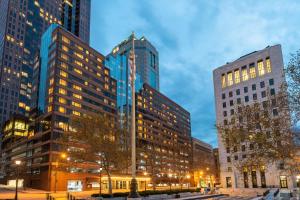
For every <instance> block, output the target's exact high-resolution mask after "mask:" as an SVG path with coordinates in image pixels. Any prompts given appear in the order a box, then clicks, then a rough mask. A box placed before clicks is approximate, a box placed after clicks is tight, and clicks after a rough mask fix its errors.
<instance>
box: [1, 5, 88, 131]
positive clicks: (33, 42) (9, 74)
mask: <svg viewBox="0 0 300 200" xmlns="http://www.w3.org/2000/svg"><path fill="white" fill-rule="evenodd" d="M65 2H66V1H65V0H64V1H62V0H51V1H49V0H30V1H23V0H16V1H10V0H1V1H0V19H1V22H0V25H1V26H0V27H1V30H0V68H1V70H0V95H1V98H0V126H2V124H3V123H4V122H5V121H6V120H7V119H9V117H10V116H11V115H12V114H14V113H20V114H24V115H27V116H28V115H29V111H30V109H31V102H32V90H33V89H34V88H33V87H34V85H33V84H32V79H33V65H34V58H35V57H36V55H38V53H39V47H40V40H41V36H42V34H43V33H44V31H45V30H46V29H47V28H48V26H49V25H50V24H53V23H57V24H62V15H63V13H62V11H63V10H64V9H62V5H65ZM74 2H75V1H74ZM78 2H79V3H78ZM75 3H76V11H77V12H75V11H73V12H72V13H71V14H72V15H68V16H69V18H70V20H71V19H76V20H75V22H74V23H73V22H72V24H74V26H71V27H70V29H69V30H70V31H74V33H75V34H76V33H77V35H78V36H82V37H83V38H84V39H85V40H86V41H88V40H89V39H88V35H89V15H90V8H89V7H90V1H89V0H84V1H80V0H77V1H76V2H75ZM77 5H79V7H80V9H81V8H84V9H83V10H80V12H78V11H79V10H78V9H77V7H78V6H77ZM65 7H66V6H63V8H65ZM79 7H78V8H79ZM78 15H79V16H80V17H79V16H78ZM66 19H67V18H66V17H64V19H63V21H64V22H65V21H66ZM70 20H69V21H70ZM73 27H76V28H75V29H73ZM66 28H68V27H66ZM82 29H84V30H82Z"/></svg>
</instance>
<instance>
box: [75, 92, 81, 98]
mask: <svg viewBox="0 0 300 200" xmlns="http://www.w3.org/2000/svg"><path fill="white" fill-rule="evenodd" d="M73 97H75V98H77V99H82V96H81V95H79V94H75V93H73Z"/></svg>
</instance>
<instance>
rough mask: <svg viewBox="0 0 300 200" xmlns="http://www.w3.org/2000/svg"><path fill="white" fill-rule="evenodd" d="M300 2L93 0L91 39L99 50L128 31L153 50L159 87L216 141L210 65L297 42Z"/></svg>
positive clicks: (202, 134)
mask: <svg viewBox="0 0 300 200" xmlns="http://www.w3.org/2000/svg"><path fill="white" fill-rule="evenodd" d="M299 18H300V2H297V1H292V0H291V1H271V0H266V1H251V0H245V1H235V0H232V1H230V0H229V1H228V0H226V1H225V0H220V1H199V0H185V1H183V0H159V1H158V0H157V1H146V0H127V1H122V0H114V1H109V0H93V1H92V23H91V45H92V46H93V47H95V48H96V49H97V50H99V51H100V52H102V53H103V54H107V53H108V52H109V51H110V50H111V49H112V48H113V47H114V46H115V45H117V44H118V43H119V42H121V41H122V40H124V39H125V38H126V37H128V36H129V34H130V33H131V31H132V30H135V31H136V33H137V35H138V36H142V35H144V36H145V37H146V38H147V39H148V40H150V41H151V43H152V44H153V45H154V46H155V47H156V48H157V50H158V51H159V55H160V56H159V58H160V88H161V91H162V92H163V93H164V94H166V95H167V96H168V97H170V98H171V99H172V100H174V101H175V102H177V103H179V104H180V105H182V106H183V107H184V108H186V109H187V110H189V112H190V113H191V118H192V134H193V136H196V137H197V138H199V139H201V140H204V141H206V142H209V143H211V144H212V145H214V146H217V137H216V130H215V128H214V124H215V108H214V103H215V102H214V91H213V82H212V70H213V69H214V68H216V67H218V66H221V65H223V64H225V63H226V62H227V61H232V60H235V59H237V58H238V57H240V56H242V55H244V54H247V53H249V52H252V51H255V50H259V49H262V48H264V47H266V46H268V45H273V44H278V43H280V44H282V47H283V55H284V60H285V62H287V61H288V58H289V57H288V55H289V53H291V52H294V51H296V50H297V49H299V48H300V40H299V38H300V29H299V26H300V21H299Z"/></svg>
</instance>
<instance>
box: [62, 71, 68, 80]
mask: <svg viewBox="0 0 300 200" xmlns="http://www.w3.org/2000/svg"><path fill="white" fill-rule="evenodd" d="M60 75H61V76H62V77H65V78H67V77H68V74H67V73H66V72H64V71H62V70H60Z"/></svg>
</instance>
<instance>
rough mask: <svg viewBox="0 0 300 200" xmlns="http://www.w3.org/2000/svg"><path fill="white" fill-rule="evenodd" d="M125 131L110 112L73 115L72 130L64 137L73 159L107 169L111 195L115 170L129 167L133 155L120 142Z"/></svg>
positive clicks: (73, 161)
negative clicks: (108, 113)
mask: <svg viewBox="0 0 300 200" xmlns="http://www.w3.org/2000/svg"><path fill="white" fill-rule="evenodd" d="M125 131H126V130H123V129H121V128H120V127H118V126H116V123H115V120H114V119H113V118H112V117H109V116H108V115H105V114H103V115H102V114H90V115H82V116H80V117H77V116H76V117H75V116H74V117H72V118H71V119H70V122H69V131H68V132H67V133H66V134H65V136H64V137H63V142H64V144H65V148H66V150H67V152H68V155H69V156H70V161H69V162H70V163H72V164H75V165H76V164H88V165H90V166H94V167H95V168H96V169H99V168H100V167H101V168H103V170H104V171H105V172H106V174H107V176H108V186H109V193H110V194H112V182H111V174H112V172H113V171H122V170H124V169H126V168H127V166H126V164H127V163H128V159H129V155H130V154H129V152H128V149H127V148H126V147H124V145H123V143H122V142H121V141H120V138H122V134H125V133H124V132H125Z"/></svg>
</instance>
